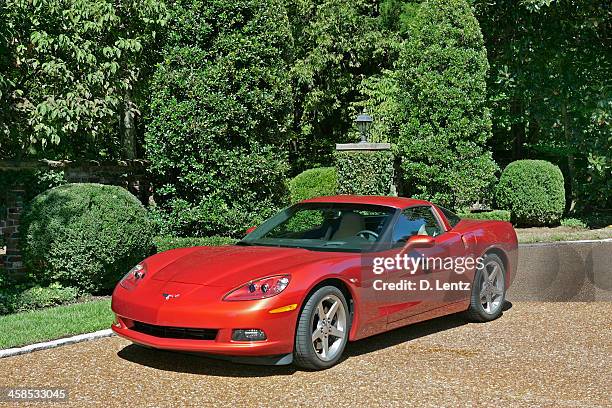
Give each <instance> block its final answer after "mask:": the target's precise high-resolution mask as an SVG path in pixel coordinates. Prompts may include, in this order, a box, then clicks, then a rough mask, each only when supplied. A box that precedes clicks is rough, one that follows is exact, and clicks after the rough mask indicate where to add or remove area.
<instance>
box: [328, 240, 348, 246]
mask: <svg viewBox="0 0 612 408" xmlns="http://www.w3.org/2000/svg"><path fill="white" fill-rule="evenodd" d="M344 244H346V242H345V241H327V242H326V243H324V244H323V246H324V247H326V246H334V245H344Z"/></svg>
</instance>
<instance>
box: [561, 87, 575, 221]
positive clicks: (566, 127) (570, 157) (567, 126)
mask: <svg viewBox="0 0 612 408" xmlns="http://www.w3.org/2000/svg"><path fill="white" fill-rule="evenodd" d="M561 120H562V121H563V135H564V136H565V146H566V148H567V176H568V178H569V183H567V185H568V186H569V190H570V191H569V192H568V193H567V194H566V197H567V198H568V203H567V205H566V209H567V210H568V211H572V210H573V209H574V206H575V205H576V201H575V199H574V195H575V193H576V180H575V174H576V171H575V168H576V167H575V164H574V153H573V147H572V142H573V140H572V139H573V137H572V133H573V131H572V128H571V123H570V117H569V114H568V113H567V98H565V97H564V98H563V101H562V102H561Z"/></svg>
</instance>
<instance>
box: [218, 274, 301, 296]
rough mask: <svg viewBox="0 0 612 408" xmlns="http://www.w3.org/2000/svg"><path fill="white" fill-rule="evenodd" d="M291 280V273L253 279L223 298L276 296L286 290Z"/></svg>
mask: <svg viewBox="0 0 612 408" xmlns="http://www.w3.org/2000/svg"><path fill="white" fill-rule="evenodd" d="M290 280H291V276H290V275H277V276H269V277H267V278H261V279H257V280H253V281H250V282H247V283H245V284H244V285H242V286H240V287H238V288H236V289H234V290H232V291H231V292H229V293H228V294H227V295H225V296H224V297H223V300H228V301H234V300H256V299H265V298H269V297H272V296H276V295H278V294H279V293H281V292H282V291H283V290H285V288H286V287H287V285H289V281H290Z"/></svg>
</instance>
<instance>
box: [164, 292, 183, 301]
mask: <svg viewBox="0 0 612 408" xmlns="http://www.w3.org/2000/svg"><path fill="white" fill-rule="evenodd" d="M162 296H163V297H164V299H166V300H168V299H175V298H177V297H179V296H181V295H180V294H179V293H177V294H176V295H171V294H169V293H162Z"/></svg>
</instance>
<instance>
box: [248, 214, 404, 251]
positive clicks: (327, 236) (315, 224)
mask: <svg viewBox="0 0 612 408" xmlns="http://www.w3.org/2000/svg"><path fill="white" fill-rule="evenodd" d="M395 211H396V210H395V209H394V208H391V207H384V206H378V205H367V204H342V203H302V204H296V205H294V206H291V207H289V208H286V209H284V210H283V211H281V212H279V213H278V214H276V215H275V216H274V217H272V218H270V219H269V220H267V221H266V222H265V223H263V224H262V225H261V226H259V227H258V228H257V229H255V230H254V231H253V232H251V233H250V234H248V235H247V236H246V237H245V238H244V239H243V240H242V241H240V242H238V245H266V246H281V247H295V248H305V249H310V250H320V251H347V252H361V251H366V250H368V249H370V248H373V247H375V246H376V243H378V242H380V240H381V239H382V237H383V236H384V234H385V232H386V231H387V229H388V226H389V224H390V222H391V219H392V218H393V215H394V213H395Z"/></svg>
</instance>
